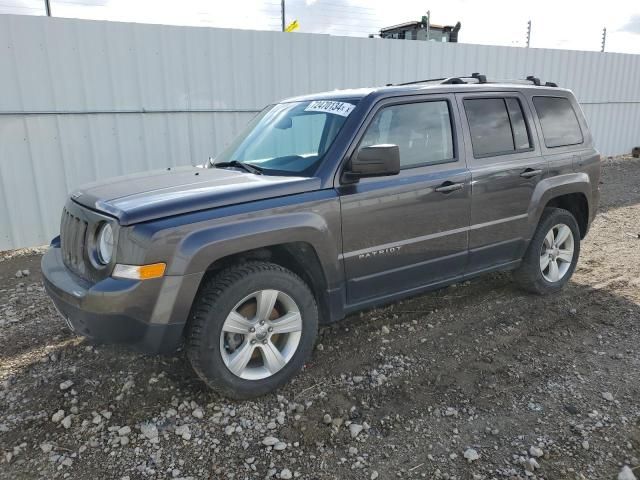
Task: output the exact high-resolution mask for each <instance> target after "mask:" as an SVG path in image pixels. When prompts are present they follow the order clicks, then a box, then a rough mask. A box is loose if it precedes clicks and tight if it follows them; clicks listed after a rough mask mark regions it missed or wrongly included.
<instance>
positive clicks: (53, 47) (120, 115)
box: [0, 15, 640, 250]
mask: <svg viewBox="0 0 640 480" xmlns="http://www.w3.org/2000/svg"><path fill="white" fill-rule="evenodd" d="M474 71H479V72H483V73H485V74H487V75H488V76H490V77H491V78H522V77H524V76H526V75H529V74H533V73H535V74H536V75H538V76H540V77H541V78H543V79H548V80H553V81H557V82H558V83H559V84H560V85H561V86H565V87H568V88H571V89H573V90H574V92H575V93H576V95H577V97H578V99H579V101H580V102H581V104H582V106H583V109H584V111H585V114H586V116H587V118H588V120H589V122H590V124H591V127H592V130H593V134H594V137H595V139H596V143H597V145H598V147H599V149H600V150H601V152H603V153H604V154H609V155H613V154H618V153H623V152H628V151H629V150H630V148H631V147H632V146H634V145H636V144H638V143H640V139H639V138H638V132H640V82H638V81H636V79H637V78H638V76H639V75H640V56H638V55H626V54H610V53H607V54H602V53H599V52H577V51H561V50H544V49H523V48H512V47H492V46H486V45H464V44H447V43H435V42H434V43H426V42H408V41H401V40H398V41H392V40H381V39H365V38H348V37H331V36H326V35H310V34H299V33H296V34H282V33H279V32H263V31H248V30H228V29H210V28H195V27H176V26H163V25H143V24H129V23H115V22H95V21H86V20H73V19H60V18H46V17H31V16H13V15H0V72H2V74H1V75H0V91H1V92H2V95H0V202H1V204H0V250H3V249H8V248H14V247H24V246H30V245H38V244H43V243H46V242H47V241H48V240H49V239H50V238H51V237H52V236H54V235H55V234H56V233H57V232H58V229H59V222H60V212H61V209H62V205H63V202H64V199H65V197H66V196H67V195H68V193H69V192H70V191H71V190H72V189H73V188H74V187H76V186H78V185H80V184H82V183H85V182H88V181H92V180H94V179H98V178H105V177H110V176H115V175H121V174H124V173H129V172H134V171H140V170H146V169H150V168H159V167H164V166H167V165H180V164H189V163H202V162H203V161H205V160H206V159H207V158H208V157H209V156H210V155H214V154H215V153H217V152H219V151H220V150H221V149H222V147H223V145H224V144H225V143H227V142H228V141H229V140H230V139H231V138H232V137H233V135H234V134H235V133H236V132H237V131H238V130H239V129H240V128H242V126H243V125H244V124H245V123H246V122H247V121H248V119H250V118H251V116H252V115H253V114H254V113H255V112H256V111H258V110H260V109H261V108H262V107H263V106H264V105H266V104H268V103H271V102H274V101H277V100H278V99H281V98H285V97H290V96H293V95H299V94H304V93H310V92H317V91H324V90H332V89H335V88H348V87H359V86H370V85H384V84H386V83H397V82H402V81H410V80H416V79H421V78H429V77H440V76H448V75H454V74H460V73H470V72H474Z"/></svg>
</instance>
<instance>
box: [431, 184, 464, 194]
mask: <svg viewBox="0 0 640 480" xmlns="http://www.w3.org/2000/svg"><path fill="white" fill-rule="evenodd" d="M463 188H464V183H451V182H444V183H443V184H442V185H440V186H439V187H436V189H435V191H436V192H440V193H449V192H455V191H456V190H462V189H463Z"/></svg>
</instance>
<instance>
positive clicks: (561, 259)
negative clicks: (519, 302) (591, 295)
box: [514, 208, 580, 295]
mask: <svg viewBox="0 0 640 480" xmlns="http://www.w3.org/2000/svg"><path fill="white" fill-rule="evenodd" d="M579 256H580V228H579V227H578V222H577V221H576V219H575V217H574V216H573V215H572V214H571V213H570V212H569V211H567V210H564V209H561V208H545V210H544V212H543V214H542V217H541V218H540V222H539V223H538V227H537V228H536V232H535V234H534V235H533V238H532V239H531V242H530V243H529V247H528V248H527V251H526V253H525V254H524V257H523V259H522V263H521V264H520V266H519V267H518V269H517V270H515V272H514V278H515V280H516V282H517V284H518V285H519V286H520V287H521V288H523V289H524V290H527V291H528V292H532V293H537V294H539V295H545V294H549V293H555V292H557V291H559V290H560V289H561V288H562V287H564V285H565V284H566V283H567V282H568V281H569V279H570V278H571V275H573V271H574V270H575V268H576V264H577V263H578V257H579Z"/></svg>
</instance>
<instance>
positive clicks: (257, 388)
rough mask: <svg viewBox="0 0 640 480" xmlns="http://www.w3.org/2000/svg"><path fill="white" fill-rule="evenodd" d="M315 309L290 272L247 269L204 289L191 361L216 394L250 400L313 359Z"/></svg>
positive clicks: (256, 265) (268, 266)
mask: <svg viewBox="0 0 640 480" xmlns="http://www.w3.org/2000/svg"><path fill="white" fill-rule="evenodd" d="M317 330H318V307H317V305H316V301H315V298H314V296H313V294H312V293H311V290H310V289H309V287H308V286H307V284H306V283H304V282H303V281H302V280H301V279H300V277H298V276H297V275H296V274H294V273H293V272H291V271H289V270H287V269H285V268H283V267H281V266H279V265H276V264H273V263H267V262H247V263H243V264H240V265H237V266H233V267H230V268H228V269H226V270H223V271H222V272H220V273H219V274H217V275H216V276H214V277H212V278H210V279H209V280H207V281H206V283H205V284H204V286H203V287H202V288H201V289H200V292H199V294H198V297H197V299H196V301H195V303H194V306H193V309H192V314H191V318H190V322H189V327H188V331H187V338H186V344H187V348H186V350H187V357H188V358H189V361H190V363H191V365H192V367H193V369H194V370H195V372H196V374H197V375H198V376H199V377H200V378H201V379H202V380H203V381H204V382H205V383H206V384H207V385H208V386H209V387H210V388H211V389H213V390H215V391H216V392H218V393H220V394H222V395H224V396H226V397H230V398H235V399H248V398H253V397H258V396H260V395H264V394H266V393H269V392H272V391H273V390H276V389H277V388H279V387H281V386H282V385H284V384H285V383H287V382H288V381H289V380H290V379H291V378H292V377H293V376H294V375H295V374H296V373H297V372H298V371H299V370H300V369H301V368H302V367H303V365H304V363H305V361H306V360H307V359H308V358H309V356H310V355H311V352H312V350H313V345H314V342H315V339H316V334H317Z"/></svg>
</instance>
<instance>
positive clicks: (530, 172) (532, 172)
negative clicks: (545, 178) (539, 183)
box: [520, 168, 542, 178]
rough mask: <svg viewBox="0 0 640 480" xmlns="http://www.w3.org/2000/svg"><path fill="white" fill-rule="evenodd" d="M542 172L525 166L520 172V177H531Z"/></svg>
mask: <svg viewBox="0 0 640 480" xmlns="http://www.w3.org/2000/svg"><path fill="white" fill-rule="evenodd" d="M541 173H542V170H534V169H533V168H527V169H526V170H525V171H524V172H522V173H521V174H520V176H521V177H522V178H531V177H536V176H538V175H540V174H541Z"/></svg>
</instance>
